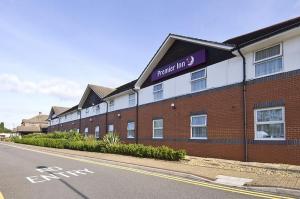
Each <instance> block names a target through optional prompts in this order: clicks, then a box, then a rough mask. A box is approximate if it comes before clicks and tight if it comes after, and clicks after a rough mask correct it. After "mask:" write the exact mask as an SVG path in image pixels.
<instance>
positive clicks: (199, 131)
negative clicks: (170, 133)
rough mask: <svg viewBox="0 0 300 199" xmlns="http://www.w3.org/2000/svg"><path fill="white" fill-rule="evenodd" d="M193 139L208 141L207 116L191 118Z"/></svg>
mask: <svg viewBox="0 0 300 199" xmlns="http://www.w3.org/2000/svg"><path fill="white" fill-rule="evenodd" d="M191 138H192V139H207V115H193V116H191Z"/></svg>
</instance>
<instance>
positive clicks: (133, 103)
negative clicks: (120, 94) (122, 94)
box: [128, 93, 136, 107]
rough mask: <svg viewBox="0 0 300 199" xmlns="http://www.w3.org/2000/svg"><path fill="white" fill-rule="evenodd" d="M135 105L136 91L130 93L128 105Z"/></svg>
mask: <svg viewBox="0 0 300 199" xmlns="http://www.w3.org/2000/svg"><path fill="white" fill-rule="evenodd" d="M131 96H133V99H131V98H130V97H131ZM135 105H136V102H135V93H130V94H128V106H129V107H133V106H135Z"/></svg>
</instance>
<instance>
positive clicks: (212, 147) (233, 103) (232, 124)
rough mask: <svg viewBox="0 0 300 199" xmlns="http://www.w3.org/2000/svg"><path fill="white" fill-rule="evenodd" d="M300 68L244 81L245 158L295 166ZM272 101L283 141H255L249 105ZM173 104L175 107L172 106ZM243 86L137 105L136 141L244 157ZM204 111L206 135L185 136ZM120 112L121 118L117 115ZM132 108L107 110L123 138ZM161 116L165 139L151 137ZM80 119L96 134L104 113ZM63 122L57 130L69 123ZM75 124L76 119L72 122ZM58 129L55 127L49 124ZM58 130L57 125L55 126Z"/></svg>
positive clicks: (299, 149) (299, 155)
mask: <svg viewBox="0 0 300 199" xmlns="http://www.w3.org/2000/svg"><path fill="white" fill-rule="evenodd" d="M299 82H300V73H299V74H296V73H295V74H293V73H289V75H286V74H282V75H275V76H273V77H272V78H268V77H267V78H263V79H261V80H254V81H251V82H248V85H247V124H248V125H247V138H248V142H249V144H248V160H249V161H259V162H281V163H291V164H299V165H300V142H297V144H291V142H290V141H294V140H296V141H300V83H299ZM272 101H283V102H284V106H285V118H286V120H285V121H286V141H281V142H278V141H268V142H265V141H264V142H256V141H254V106H255V104H260V103H267V102H272ZM171 103H174V104H175V107H176V108H175V109H172V108H171ZM242 104H243V102H242V87H241V85H240V84H238V85H233V86H228V87H223V88H220V89H214V90H211V91H204V92H200V93H196V94H191V95H187V96H182V97H178V98H173V99H168V100H163V101H161V102H157V103H151V104H147V105H142V106H140V107H139V124H138V125H139V143H143V144H149V145H156V146H157V145H168V146H171V147H173V148H176V149H185V150H186V151H187V152H188V154H190V155H196V156H202V157H217V158H225V159H234V160H244V145H243V109H242ZM197 112H199V113H206V114H207V118H208V119H207V124H208V127H207V132H208V140H190V139H189V138H190V115H191V114H194V113H197ZM118 114H120V117H118ZM135 114H136V112H135V107H133V108H129V109H124V110H119V111H114V112H111V113H109V114H108V124H114V128H115V132H117V133H118V134H119V135H120V137H121V138H122V139H123V141H125V142H134V141H135V140H134V139H133V140H132V139H131V140H130V139H127V138H126V137H127V122H128V121H135V120H136V115H135ZM158 117H161V118H163V119H164V139H162V140H153V139H152V120H153V118H158ZM91 118H92V120H90V118H85V119H82V123H81V132H84V128H85V127H88V128H89V134H90V135H94V133H95V132H94V130H95V126H97V125H99V124H100V135H101V136H103V134H104V132H106V130H105V114H103V115H100V116H94V117H91ZM71 126H72V125H71V124H69V123H68V124H64V125H63V127H59V128H60V129H65V128H70V127H71ZM75 126H79V122H78V121H77V122H75ZM55 128H57V126H56V127H54V129H55ZM52 129H53V128H52ZM57 130H59V129H57Z"/></svg>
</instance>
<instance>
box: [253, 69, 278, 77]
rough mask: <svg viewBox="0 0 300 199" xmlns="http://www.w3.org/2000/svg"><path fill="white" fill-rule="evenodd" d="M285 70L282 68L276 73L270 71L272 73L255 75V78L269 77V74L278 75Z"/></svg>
mask: <svg viewBox="0 0 300 199" xmlns="http://www.w3.org/2000/svg"><path fill="white" fill-rule="evenodd" d="M283 72H284V70H283V69H282V70H281V71H278V72H275V73H270V74H267V75H260V76H254V79H259V78H263V77H269V76H272V75H277V74H279V73H283Z"/></svg>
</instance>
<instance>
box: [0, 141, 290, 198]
mask: <svg viewBox="0 0 300 199" xmlns="http://www.w3.org/2000/svg"><path fill="white" fill-rule="evenodd" d="M5 145H6V144H5ZM8 146H11V147H16V148H19V149H23V150H28V151H33V152H37V153H42V154H47V155H51V156H55V157H61V158H65V159H71V160H76V161H80V162H85V163H89V164H95V165H100V166H105V167H110V168H115V169H121V170H126V171H131V172H135V173H140V174H143V175H148V176H155V177H159V178H164V179H169V180H173V181H177V182H182V183H186V184H192V185H196V186H200V187H207V188H211V189H217V190H222V191H227V192H232V193H239V194H243V195H249V196H255V197H259V198H269V199H271V198H272V199H293V198H291V197H285V196H278V195H273V194H267V193H262V192H255V191H248V190H244V189H238V188H232V187H227V186H222V185H218V184H213V183H207V182H199V181H196V180H190V179H186V178H182V177H177V176H172V175H167V174H161V173H156V172H150V171H144V170H141V169H135V168H130V167H125V166H119V165H114V164H108V163H102V162H95V161H92V160H87V159H81V158H75V157H69V156H65V155H60V154H54V153H49V152H44V151H39V150H33V149H28V148H23V147H19V146H12V145H8ZM0 199H2V198H1V195H0Z"/></svg>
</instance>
